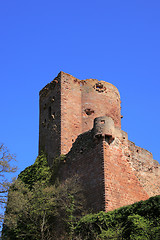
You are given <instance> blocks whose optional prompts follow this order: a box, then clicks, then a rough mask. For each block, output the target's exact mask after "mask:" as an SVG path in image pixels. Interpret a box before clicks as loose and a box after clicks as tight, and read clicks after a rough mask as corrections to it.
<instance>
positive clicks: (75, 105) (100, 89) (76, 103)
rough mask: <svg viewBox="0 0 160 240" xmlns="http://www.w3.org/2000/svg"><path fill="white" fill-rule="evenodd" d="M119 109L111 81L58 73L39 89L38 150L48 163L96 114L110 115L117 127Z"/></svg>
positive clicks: (117, 96)
mask: <svg viewBox="0 0 160 240" xmlns="http://www.w3.org/2000/svg"><path fill="white" fill-rule="evenodd" d="M120 109H121V107H120V95H119V92H118V89H117V88H116V87H115V86H113V85H112V84H110V83H107V82H104V81H98V80H96V79H86V80H78V79H77V78H75V77H73V76H71V75H69V74H66V73H64V72H60V73H59V74H58V76H57V77H56V78H55V79H54V80H53V81H52V82H51V83H49V84H48V85H47V86H45V87H44V88H43V89H42V90H41V91H40V124H39V152H41V151H42V150H44V151H45V152H46V153H47V155H48V159H49V164H51V163H52V161H53V159H54V158H55V157H56V156H59V155H60V154H66V153H68V152H69V150H70V149H71V147H72V144H73V143H74V142H75V140H76V138H77V137H78V135H79V134H81V133H83V132H85V131H88V130H90V129H91V128H92V127H93V121H94V119H95V118H96V117H99V116H108V117H111V118H112V119H113V121H114V124H115V126H116V127H117V129H120V128H121V113H120Z"/></svg>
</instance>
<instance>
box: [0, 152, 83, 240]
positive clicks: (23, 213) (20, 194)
mask: <svg viewBox="0 0 160 240" xmlns="http://www.w3.org/2000/svg"><path fill="white" fill-rule="evenodd" d="M52 172H54V173H55V171H53V169H52V170H51V169H50V168H49V167H48V165H47V160H46V157H45V156H44V155H43V156H39V157H38V158H37V159H36V161H35V163H34V164H33V165H32V166H30V167H28V168H27V169H26V170H24V171H23V172H22V173H21V174H20V175H19V177H18V180H17V181H16V182H15V183H14V184H13V185H12V187H11V188H10V191H9V197H8V203H7V208H6V214H5V222H4V227H3V234H2V235H3V239H7V240H12V239H14V240H16V239H22V240H27V239H31V240H32V239H33V240H39V239H42V240H44V239H45V240H50V239H61V238H62V236H65V239H69V238H70V239H71V238H72V233H73V225H74V223H75V222H76V221H77V219H79V218H80V216H81V214H82V212H83V206H84V202H83V195H82V190H81V187H80V184H79V183H78V177H77V176H74V177H72V178H71V179H67V180H66V181H65V182H63V183H61V184H58V182H56V184H52V183H51V180H52V179H53V178H52Z"/></svg>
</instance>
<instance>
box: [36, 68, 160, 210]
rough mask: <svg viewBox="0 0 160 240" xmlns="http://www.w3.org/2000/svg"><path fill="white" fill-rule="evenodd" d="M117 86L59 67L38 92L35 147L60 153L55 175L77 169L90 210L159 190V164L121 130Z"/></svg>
mask: <svg viewBox="0 0 160 240" xmlns="http://www.w3.org/2000/svg"><path fill="white" fill-rule="evenodd" d="M120 103H121V101H120V95H119V92H118V89H117V88H116V87H115V86H113V85H112V84H110V83H107V82H104V81H98V80H96V79H86V80H78V79H77V78H75V77H73V76H71V75H69V74H66V73H64V72H60V73H59V74H58V76H57V77H56V78H55V79H54V80H53V81H52V82H51V83H49V84H47V85H46V86H45V87H44V88H43V89H42V90H41V91H40V124H39V152H41V151H42V150H43V151H45V152H46V153H47V156H48V162H49V164H50V165H52V162H53V160H54V159H55V157H57V156H59V155H60V154H66V156H67V157H66V163H65V164H63V166H62V168H61V178H62V179H66V178H67V177H70V176H74V175H75V174H78V176H79V178H80V181H81V183H82V185H83V189H84V194H85V195H86V199H87V204H88V207H89V208H90V209H92V210H93V211H94V212H97V211H100V210H105V211H109V210H113V209H116V208H119V207H121V206H124V205H128V204H132V203H134V202H137V201H140V200H146V199H148V198H149V197H151V196H155V195H159V194H160V165H159V163H158V162H157V161H155V160H153V156H152V154H151V153H150V152H148V151H147V150H145V149H143V148H140V147H137V146H136V145H135V144H134V143H133V142H131V141H129V140H128V135H127V133H126V132H124V131H122V130H121V106H120Z"/></svg>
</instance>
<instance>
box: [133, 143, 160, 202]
mask: <svg viewBox="0 0 160 240" xmlns="http://www.w3.org/2000/svg"><path fill="white" fill-rule="evenodd" d="M128 149H129V152H130V154H129V155H128V161H129V162H130V164H131V166H132V169H133V170H134V172H135V175H136V176H137V178H138V180H139V181H140V183H141V185H142V186H143V188H144V189H145V191H146V192H147V193H148V195H149V197H152V196H155V195H159V194H160V164H159V163H158V162H157V161H156V160H154V159H153V155H152V153H150V152H149V151H147V150H145V149H143V148H140V147H137V146H136V145H135V144H134V143H133V142H131V141H128Z"/></svg>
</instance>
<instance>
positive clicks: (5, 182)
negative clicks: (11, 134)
mask: <svg viewBox="0 0 160 240" xmlns="http://www.w3.org/2000/svg"><path fill="white" fill-rule="evenodd" d="M15 160H16V159H15V156H14V155H13V154H11V153H10V152H9V150H8V149H7V147H5V146H4V144H0V208H1V214H0V223H1V222H2V221H3V218H4V215H3V209H4V206H5V204H6V202H7V197H8V190H9V187H10V185H11V182H12V180H11V178H9V175H8V174H10V173H14V172H16V170H17V168H16V167H15V166H13V165H12V164H13V162H14V161H15Z"/></svg>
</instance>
